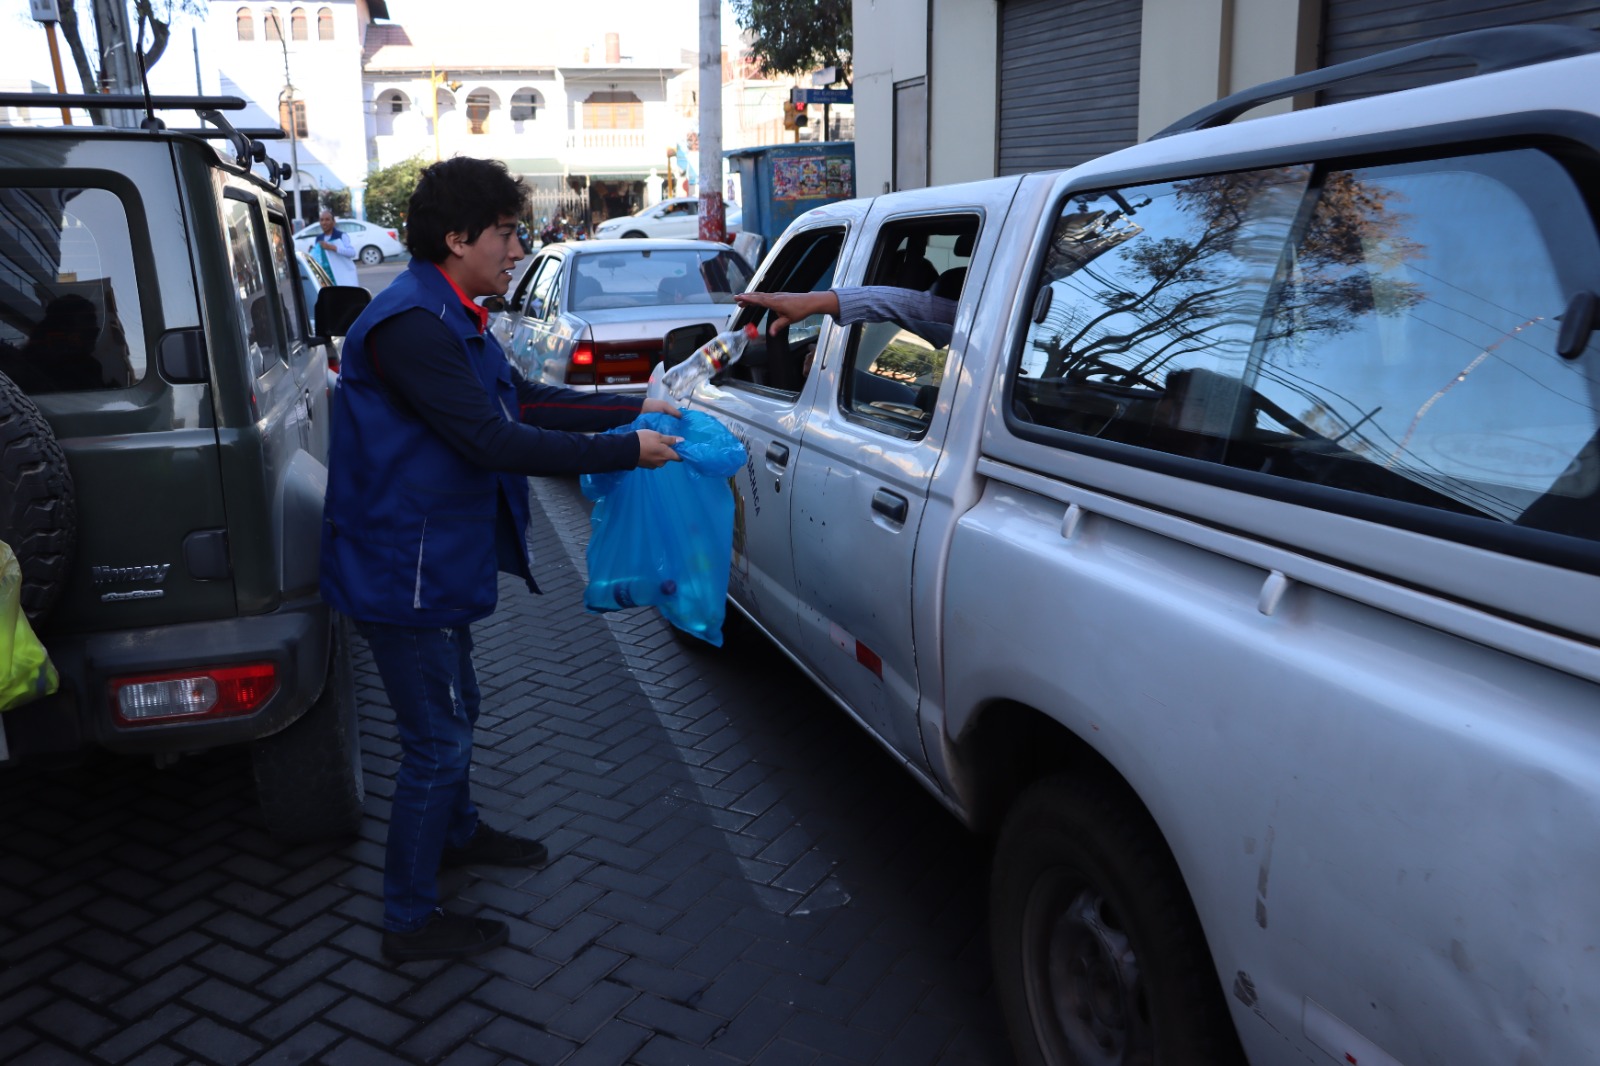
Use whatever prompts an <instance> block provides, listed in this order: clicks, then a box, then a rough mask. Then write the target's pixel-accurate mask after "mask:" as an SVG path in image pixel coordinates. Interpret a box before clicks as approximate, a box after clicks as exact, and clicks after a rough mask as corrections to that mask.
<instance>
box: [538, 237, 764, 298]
mask: <svg viewBox="0 0 1600 1066" xmlns="http://www.w3.org/2000/svg"><path fill="white" fill-rule="evenodd" d="M750 273H751V272H750V268H749V266H747V265H746V264H745V262H744V260H743V259H740V258H739V257H738V256H737V255H735V254H734V253H733V252H729V251H712V250H711V249H706V250H704V251H702V250H699V249H693V248H682V249H667V250H662V251H656V250H654V249H638V250H629V251H616V252H597V253H595V254H592V255H580V256H577V257H575V262H574V263H573V266H572V280H571V286H570V289H569V292H570V293H571V298H570V299H569V301H568V309H569V310H572V311H602V310H605V309H607V308H613V307H656V306H660V305H662V304H731V303H732V302H733V297H734V294H735V293H740V292H743V291H744V290H745V289H746V288H747V287H748V286H749V284H750Z"/></svg>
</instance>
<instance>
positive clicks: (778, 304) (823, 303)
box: [733, 289, 839, 336]
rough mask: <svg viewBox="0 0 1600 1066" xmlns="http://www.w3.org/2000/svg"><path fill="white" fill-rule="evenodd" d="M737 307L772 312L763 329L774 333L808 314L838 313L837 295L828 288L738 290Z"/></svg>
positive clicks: (808, 315)
mask: <svg viewBox="0 0 1600 1066" xmlns="http://www.w3.org/2000/svg"><path fill="white" fill-rule="evenodd" d="M733 302H734V303H736V304H738V305H739V306H740V307H763V308H766V309H767V310H768V311H771V312H773V316H772V324H771V325H769V326H768V327H767V332H768V333H770V334H772V335H773V336H777V335H778V334H779V333H780V332H782V331H783V330H784V329H785V328H787V327H788V325H789V323H791V322H798V321H800V320H801V319H802V318H810V317H811V316H812V315H838V313H839V297H838V296H836V295H834V292H833V290H832V289H823V290H822V291H821V292H741V293H739V294H738V295H737V296H735V297H734V298H733Z"/></svg>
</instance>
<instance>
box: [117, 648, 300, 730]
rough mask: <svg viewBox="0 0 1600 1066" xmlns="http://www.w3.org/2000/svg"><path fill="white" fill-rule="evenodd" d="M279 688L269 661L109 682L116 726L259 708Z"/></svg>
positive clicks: (220, 715)
mask: <svg viewBox="0 0 1600 1066" xmlns="http://www.w3.org/2000/svg"><path fill="white" fill-rule="evenodd" d="M276 691H278V668H277V667H276V666H274V665H273V664H272V663H248V664H246V665H243V666H213V667H196V668H194V669H190V670H175V671H170V672H168V673H162V674H143V675H138V676H134V677H119V678H116V679H114V680H113V681H112V682H111V713H112V714H113V716H115V718H116V720H117V723H118V724H119V725H133V726H139V725H155V724H157V723H161V722H174V721H187V720H191V719H196V718H232V717H235V716H237V715H241V714H250V713H252V712H254V711H256V710H258V709H259V708H260V707H261V706H262V705H263V704H264V703H266V702H267V700H268V699H270V698H271V697H272V694H273V693H274V692H276Z"/></svg>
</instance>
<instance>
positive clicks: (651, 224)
mask: <svg viewBox="0 0 1600 1066" xmlns="http://www.w3.org/2000/svg"><path fill="white" fill-rule="evenodd" d="M739 221H740V211H739V205H738V204H728V205H726V206H725V207H724V208H723V228H724V229H725V230H727V231H728V235H729V236H732V235H733V234H735V233H737V232H738V231H739ZM594 235H595V237H596V238H606V237H683V238H686V239H688V240H694V239H696V238H698V237H699V236H700V201H699V199H698V198H697V197H693V196H679V197H676V198H675V199H672V200H662V201H661V202H660V203H659V204H656V205H655V206H654V207H647V208H645V209H644V210H643V211H640V212H639V213H638V214H636V215H624V216H622V217H621V218H608V219H606V220H605V221H604V222H602V223H600V224H599V225H598V226H596V227H595V228H594Z"/></svg>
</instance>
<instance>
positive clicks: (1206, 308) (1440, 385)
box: [1012, 149, 1600, 539]
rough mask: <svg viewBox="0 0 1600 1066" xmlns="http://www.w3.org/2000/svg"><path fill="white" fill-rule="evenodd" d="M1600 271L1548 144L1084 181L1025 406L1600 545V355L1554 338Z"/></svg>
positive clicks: (1034, 349)
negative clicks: (1362, 163) (1131, 184)
mask: <svg viewBox="0 0 1600 1066" xmlns="http://www.w3.org/2000/svg"><path fill="white" fill-rule="evenodd" d="M1596 276H1600V246H1597V242H1596V239H1595V228H1594V222H1593V219H1592V218H1591V217H1590V214H1589V211H1588V208H1587V206H1586V204H1585V202H1584V199H1583V197H1582V195H1581V193H1580V191H1579V189H1578V187H1577V185H1576V183H1575V182H1574V180H1573V178H1572V176H1571V175H1570V174H1568V172H1567V171H1566V170H1565V169H1564V167H1563V166H1562V165H1561V164H1559V163H1558V162H1556V161H1555V160H1554V159H1552V158H1551V157H1549V156H1547V155H1545V154H1544V153H1542V152H1538V151H1534V150H1532V149H1525V150H1515V151H1503V152H1491V153H1482V154H1476V155H1471V156H1465V157H1457V158H1450V159H1440V160H1429V161H1424V162H1408V163H1403V164H1397V165H1387V166H1372V167H1364V168H1356V169H1328V170H1323V169H1313V168H1310V167H1287V168H1281V169H1275V170H1265V171H1251V172H1244V173H1235V174H1226V175H1216V176H1207V177H1199V178H1194V179H1189V180H1184V181H1177V182H1171V183H1167V184H1162V185H1152V186H1143V187H1138V188H1127V189H1121V190H1116V191H1108V192H1105V193H1102V194H1098V195H1089V196H1081V197H1076V198H1074V199H1073V200H1072V201H1070V202H1069V203H1068V204H1067V205H1066V206H1065V208H1064V210H1063V213H1062V216H1061V218H1060V220H1059V221H1058V223H1057V226H1056V230H1055V233H1054V235H1053V239H1052V244H1051V248H1050V251H1049V254H1048V257H1047V261H1046V263H1045V266H1044V273H1043V276H1042V277H1041V278H1040V285H1039V297H1038V301H1037V303H1036V304H1035V312H1034V322H1033V324H1032V325H1031V327H1030V329H1029V332H1028V336H1027V339H1026V341H1025V344H1024V349H1023V351H1022V353H1021V358H1020V359H1019V361H1018V363H1017V365H1016V368H1015V371H1014V375H1013V380H1012V390H1013V391H1012V396H1013V402H1014V407H1013V411H1014V412H1015V413H1016V415H1017V417H1019V418H1022V419H1024V420H1028V421H1032V422H1034V423H1037V424H1039V425H1041V426H1047V427H1051V428H1054V429H1059V430H1063V431H1065V432H1066V433H1067V434H1077V435H1089V436H1094V437H1098V438H1101V439H1104V440H1111V441H1117V442H1121V443H1125V444H1131V445H1137V446H1139V447H1143V448H1151V449H1156V450H1159V451H1162V452H1167V453H1171V454H1176V455H1182V456H1187V457H1189V458H1193V459H1198V460H1203V461H1205V462H1210V463H1216V464H1221V465H1224V466H1230V467H1236V468H1242V469H1247V470H1251V471H1257V472H1259V473H1261V474H1264V475H1268V476H1274V477H1282V478H1292V479H1295V480H1297V481H1302V482H1308V483H1313V484H1318V485H1323V486H1328V487H1332V488H1338V489H1344V490H1349V491H1353V492H1359V493H1365V494H1368V495H1373V496H1380V497H1384V498H1387V499H1391V500H1397V501H1402V502H1408V503H1414V504H1420V505H1423V506H1427V507H1432V508H1435V509H1439V510H1444V511H1449V512H1453V513H1458V514H1464V515H1471V516H1476V517H1481V518H1485V519H1489V520H1493V521H1497V522H1501V523H1513V524H1517V525H1522V526H1528V527H1532V528H1536V529H1545V530H1550V531H1554V532H1559V533H1565V534H1569V535H1573V536H1579V537H1586V538H1589V539H1600V524H1597V523H1596V522H1595V521H1594V516H1595V513H1596V511H1595V508H1596V505H1597V501H1600V445H1597V439H1600V438H1597V430H1600V410H1597V403H1600V400H1597V397H1600V353H1597V352H1596V351H1595V350H1594V349H1595V346H1593V345H1591V346H1590V349H1589V350H1588V351H1587V352H1585V353H1582V354H1581V355H1578V356H1576V357H1574V358H1564V357H1562V356H1561V355H1559V354H1558V353H1557V350H1556V349H1557V334H1558V331H1559V329H1560V322H1559V317H1560V316H1561V315H1562V314H1563V312H1564V310H1565V309H1566V307H1567V304H1568V302H1569V300H1571V299H1572V298H1573V295H1574V293H1575V292H1577V291H1579V290H1584V289H1587V288H1589V287H1592V286H1593V284H1594V282H1593V279H1594V278H1595V277H1596ZM1063 442H1064V443H1065V442H1066V438H1064V439H1063Z"/></svg>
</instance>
